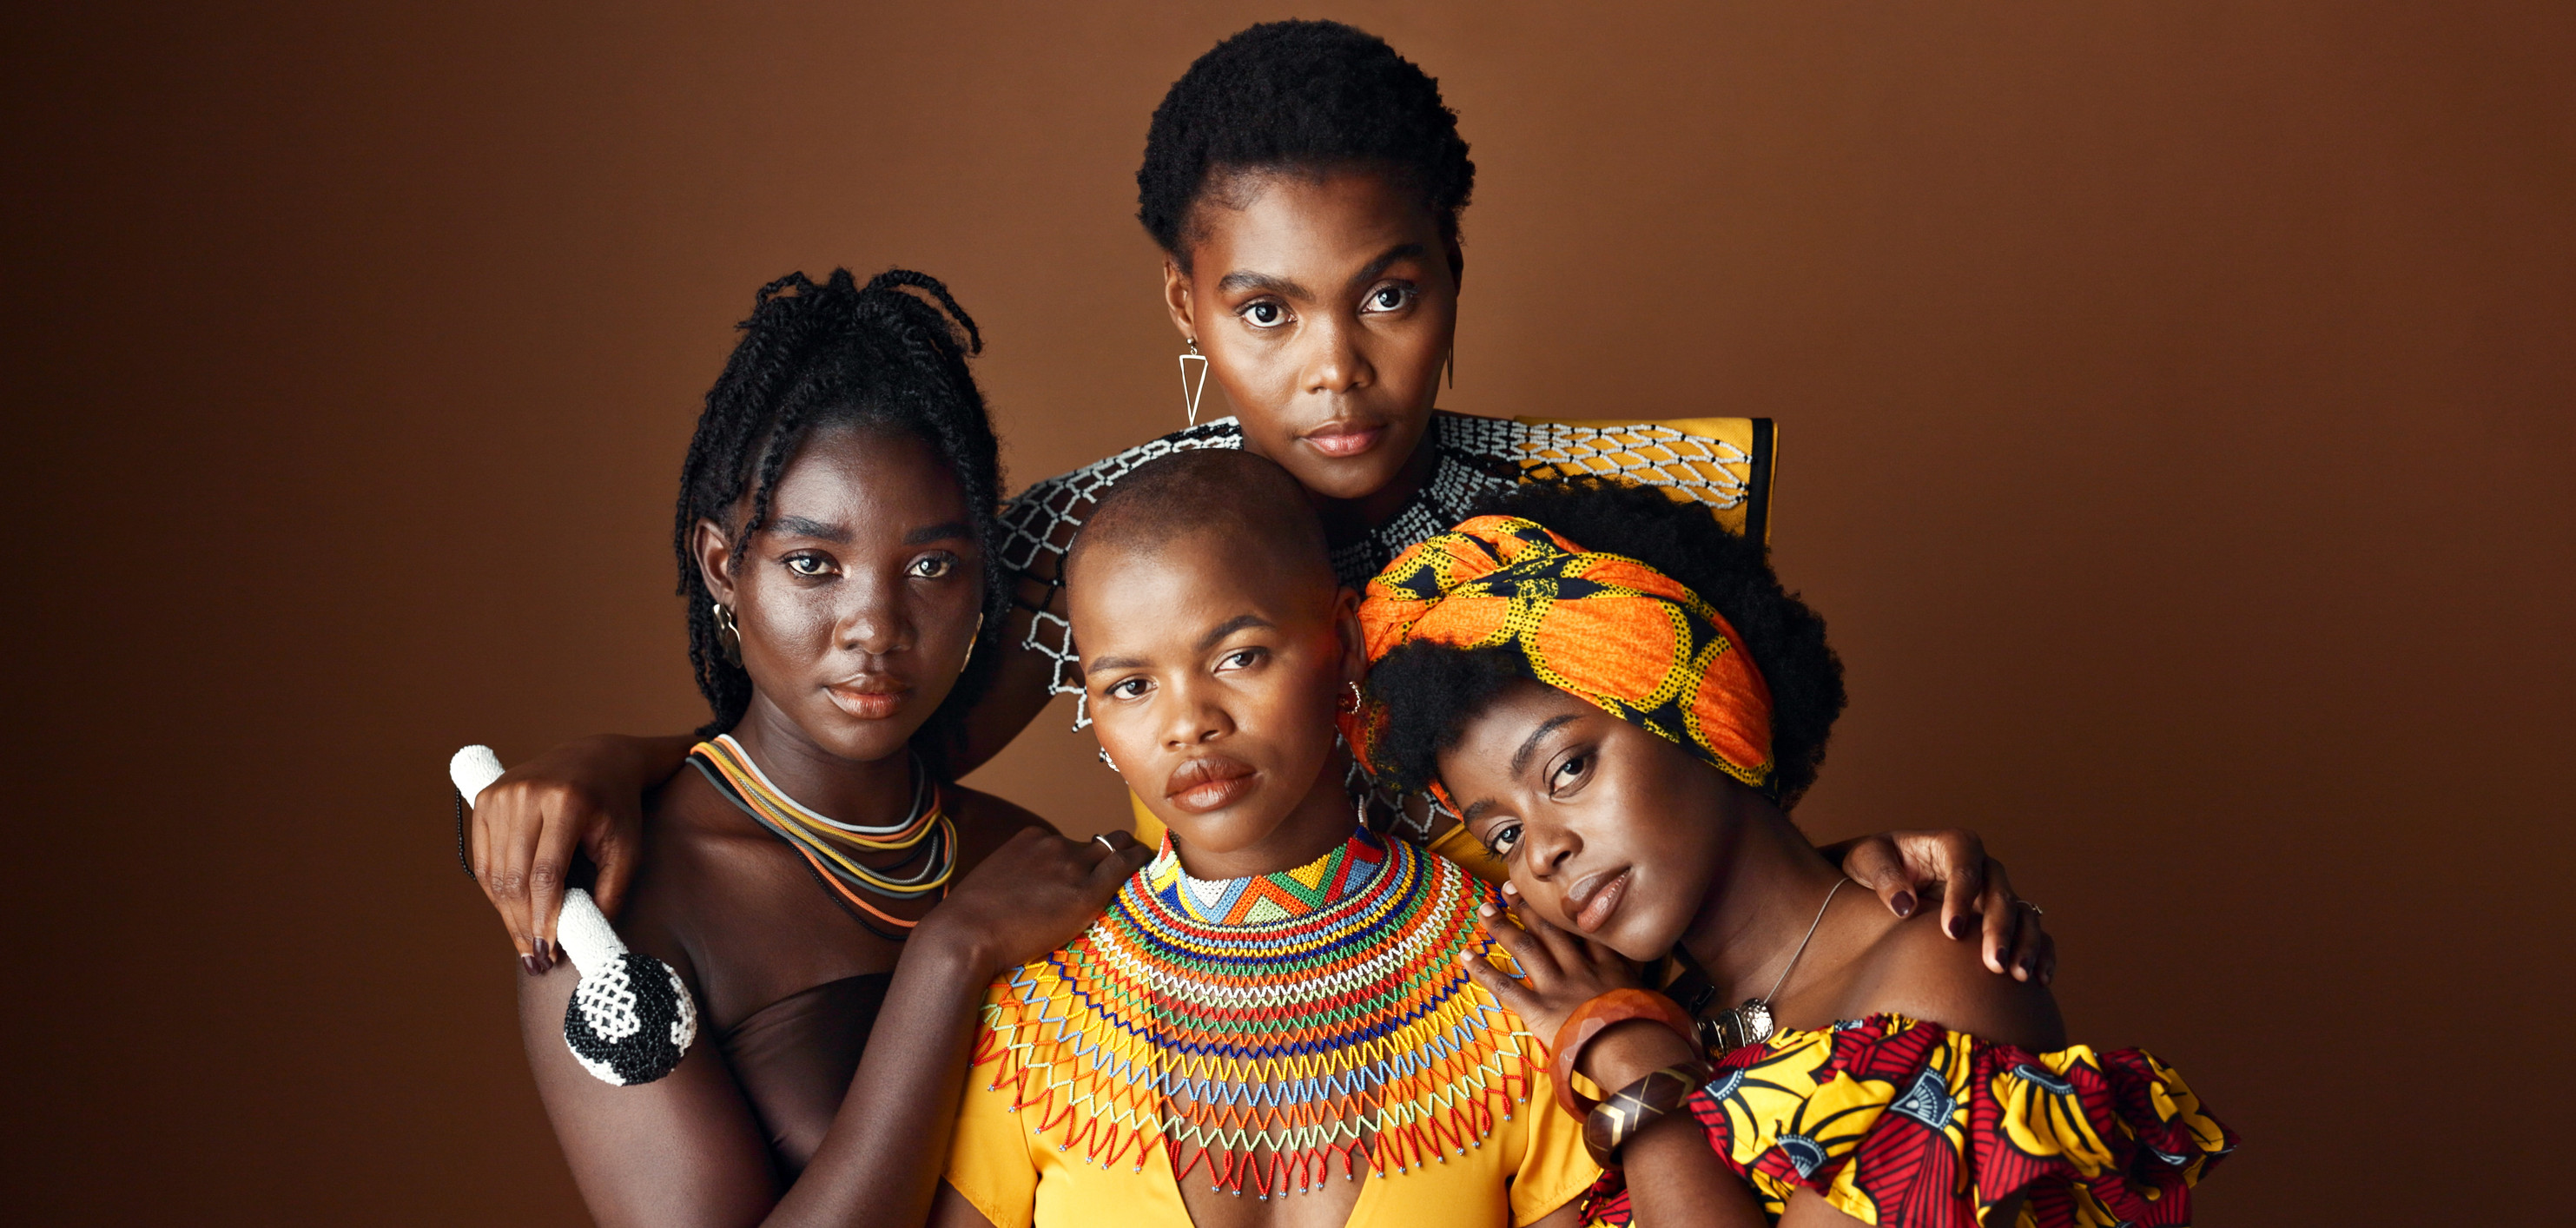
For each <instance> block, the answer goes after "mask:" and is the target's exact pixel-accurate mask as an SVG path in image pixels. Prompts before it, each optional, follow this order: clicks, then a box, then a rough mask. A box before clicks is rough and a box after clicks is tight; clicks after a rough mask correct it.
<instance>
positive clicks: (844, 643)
mask: <svg viewBox="0 0 2576 1228" xmlns="http://www.w3.org/2000/svg"><path fill="white" fill-rule="evenodd" d="M842 591H843V592H844V593H846V594H847V595H848V599H849V603H848V605H846V606H845V607H844V608H843V609H842V610H841V616H840V619H839V620H838V622H837V624H836V625H835V626H834V628H833V639H834V642H836V643H837V644H839V645H840V647H841V649H842V650H843V651H845V652H856V653H861V654H864V655H867V656H872V657H881V656H885V655H886V654H888V653H893V652H900V651H902V650H903V649H905V648H908V647H910V646H911V645H912V633H913V627H912V618H911V614H910V611H908V610H906V609H905V608H904V603H903V586H902V585H900V584H888V583H883V582H870V581H866V580H861V579H859V578H857V577H852V578H851V582H849V583H847V584H845V585H844V586H843V589H842Z"/></svg>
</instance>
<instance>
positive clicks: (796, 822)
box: [689, 734, 957, 940]
mask: <svg viewBox="0 0 2576 1228" xmlns="http://www.w3.org/2000/svg"><path fill="white" fill-rule="evenodd" d="M689 763H690V765H691V766H693V767H695V768H697V769H698V772H699V774H701V775H703V776H705V777H706V778H707V783H709V784H712V785H714V786H715V787H716V792H718V793H721V794H723V795H724V798H725V800H726V801H729V802H732V803H733V804H734V806H735V807H736V808H738V809H740V810H741V811H742V812H743V813H744V814H747V815H750V816H751V818H752V821H753V822H756V823H758V824H760V825H761V826H762V827H764V828H766V829H768V831H769V833H770V834H771V835H774V836H777V837H778V838H779V839H781V840H784V841H786V842H787V844H788V846H789V847H791V848H793V849H795V850H796V851H797V852H798V853H800V854H803V855H804V858H805V861H806V864H807V865H809V866H810V867H811V868H812V869H813V870H814V873H815V877H816V879H817V880H818V881H820V882H822V883H823V885H824V886H826V887H829V888H831V890H832V893H833V895H834V896H835V897H836V898H838V899H840V900H842V901H844V902H845V903H846V905H851V906H856V907H857V908H858V909H860V910H861V911H863V912H864V913H865V914H866V917H862V918H861V921H862V923H865V922H866V919H867V917H873V918H875V919H876V920H878V921H881V922H884V923H885V924H887V925H890V926H893V927H894V928H895V930H896V932H895V933H893V934H884V931H882V930H878V931H877V932H878V933H880V934H884V936H886V937H890V938H895V939H898V940H900V939H901V938H902V937H904V935H905V933H906V932H908V931H910V930H911V929H912V927H914V926H916V925H919V924H920V922H919V921H917V920H912V919H909V918H905V917H898V916H893V915H891V914H889V913H886V912H884V911H881V910H879V909H878V908H877V907H876V906H875V905H872V904H870V903H868V901H867V899H866V895H875V896H879V897H883V898H886V899H894V900H911V899H919V898H920V897H922V896H926V895H929V894H931V893H933V892H936V893H938V894H939V895H941V896H942V897H945V896H946V895H947V893H948V881H949V879H950V877H952V876H953V875H954V874H955V873H956V870H957V824H956V823H955V822H954V821H953V820H951V819H950V818H949V817H948V814H947V812H946V809H945V808H944V807H942V806H941V805H940V796H939V792H940V791H939V786H938V784H937V783H936V782H934V781H932V780H931V778H930V772H929V770H928V768H927V767H926V766H925V765H924V764H923V763H922V762H921V760H920V758H919V757H918V756H916V757H914V759H913V760H912V806H911V808H910V810H908V811H907V812H906V813H905V815H904V817H903V819H902V820H901V821H899V822H895V823H890V824H885V825H883V826H868V825H865V824H858V823H844V822H841V821H840V820H838V819H834V818H832V817H830V816H828V815H824V814H821V813H819V812H817V811H815V810H813V809H811V808H810V807H808V806H806V805H805V804H804V803H802V802H799V801H797V800H796V799H795V798H793V797H790V796H788V795H787V792H786V791H785V790H783V789H780V788H779V787H778V786H777V785H776V784H775V783H773V782H771V780H770V779H769V775H768V774H767V773H765V772H763V771H761V770H760V765H759V764H757V763H754V762H752V759H751V755H750V754H749V753H748V752H746V751H744V750H743V748H742V743H740V742H737V741H735V740H734V739H733V735H732V734H718V735H717V736H716V737H715V739H714V740H712V741H707V742H700V743H698V744H697V745H696V746H695V747H692V748H690V750H689ZM863 853H902V854H905V856H904V857H903V858H902V859H900V860H898V861H896V862H895V863H894V865H893V866H891V867H885V868H883V869H881V868H879V867H876V866H871V865H868V864H867V863H866V862H863V861H861V860H859V856H860V855H861V854H863ZM916 861H918V862H920V863H921V866H920V868H919V869H917V870H915V871H913V872H912V873H911V874H909V875H905V876H902V877H895V876H893V875H889V874H887V873H886V872H885V870H886V869H899V868H901V867H904V866H908V865H912V864H913V863H914V862H916ZM862 893H865V895H863V894H862ZM868 928H870V929H871V930H875V929H876V927H875V926H874V925H869V927H868Z"/></svg>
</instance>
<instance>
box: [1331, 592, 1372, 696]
mask: <svg viewBox="0 0 2576 1228" xmlns="http://www.w3.org/2000/svg"><path fill="white" fill-rule="evenodd" d="M1333 631H1334V633H1335V634H1336V635H1338V636H1340V637H1341V641H1342V681H1344V682H1352V683H1356V682H1362V681H1365V680H1366V679H1367V678H1368V637H1367V636H1365V635H1363V634H1361V633H1360V595H1359V594H1358V593H1357V592H1354V591H1352V590H1350V589H1347V588H1345V589H1340V590H1337V591H1335V592H1334V594H1333Z"/></svg>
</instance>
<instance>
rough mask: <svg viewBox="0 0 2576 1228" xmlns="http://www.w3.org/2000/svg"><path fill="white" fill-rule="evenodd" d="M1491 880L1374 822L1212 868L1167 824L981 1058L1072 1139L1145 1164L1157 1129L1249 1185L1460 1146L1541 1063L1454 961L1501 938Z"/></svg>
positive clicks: (1042, 971) (1404, 1166)
mask: <svg viewBox="0 0 2576 1228" xmlns="http://www.w3.org/2000/svg"><path fill="white" fill-rule="evenodd" d="M1489 895H1490V892H1489V890H1488V889H1487V888H1485V887H1484V886H1483V884H1481V883H1478V882H1477V881H1476V880H1475V879H1473V878H1471V877H1470V876H1468V875H1467V874H1466V873H1465V872H1464V871H1462V870H1460V869H1459V868H1458V867H1457V866H1456V865H1454V864H1452V863H1451V862H1449V861H1448V860H1447V859H1445V858H1441V857H1435V856H1431V855H1429V854H1426V853H1423V852H1422V851H1420V850H1419V849H1416V848H1414V847H1413V846H1411V845H1409V844H1406V843H1404V842H1402V841H1390V840H1386V839H1383V838H1381V837H1379V836H1376V835H1373V834H1371V833H1369V832H1368V831H1365V830H1360V831H1356V832H1355V833H1354V834H1353V835H1352V837H1351V838H1350V840H1349V841H1348V842H1347V843H1345V844H1344V845H1343V846H1342V847H1340V848H1338V849H1335V850H1334V851H1333V852H1331V853H1329V854H1326V855H1325V856H1324V857H1322V858H1319V859H1317V860H1316V861H1314V862H1311V863H1309V864H1307V865H1303V866H1300V867H1298V868H1296V869H1294V870H1287V871H1283V872H1281V873H1276V874H1265V875H1262V876H1260V877H1257V878H1247V879H1236V880H1230V881H1225V882H1215V883H1210V882H1202V881H1200V880H1196V879H1192V878H1190V877H1189V876H1188V875H1186V874H1184V873H1182V872H1181V866H1180V859H1179V857H1178V856H1176V855H1175V854H1174V853H1173V851H1172V845H1171V843H1170V841H1169V840H1168V839H1167V840H1166V841H1165V842H1164V845H1163V850H1162V854H1161V855H1160V856H1158V857H1156V858H1155V859H1154V861H1153V862H1152V863H1150V864H1148V865H1147V866H1146V867H1145V868H1144V869H1143V870H1141V871H1139V872H1138V873H1137V874H1136V876H1135V877H1134V878H1131V879H1129V880H1128V881H1127V885H1126V887H1124V888H1123V889H1121V890H1120V892H1119V894H1118V898H1117V899H1116V900H1115V901H1114V902H1112V903H1111V905H1110V907H1109V909H1108V910H1107V911H1106V912H1104V913H1103V914H1102V915H1101V917H1100V919H1099V920H1098V921H1096V922H1094V923H1093V924H1092V926H1091V928H1090V929H1089V930H1088V931H1086V932H1085V933H1084V934H1083V935H1082V936H1081V937H1079V938H1076V939H1075V940H1074V941H1073V942H1072V943H1071V944H1069V945H1067V946H1066V947H1064V948H1063V949H1062V950H1060V951H1057V952H1056V953H1055V954H1053V955H1051V956H1049V957H1047V958H1046V959H1043V960H1040V961H1038V962H1036V963H1032V964H1028V965H1025V966H1023V967H1021V968H1019V969H1018V970H1016V971H1015V972H1013V973H1012V974H1011V976H1010V978H1009V979H1008V981H1007V983H1005V984H1001V985H997V986H995V988H994V993H993V1002H992V1004H991V1005H989V1006H987V1007H986V1008H985V1014H984V1018H985V1024H986V1026H985V1029H984V1031H983V1033H982V1034H981V1037H980V1039H979V1041H978V1048H977V1053H976V1062H977V1064H978V1065H983V1064H993V1065H994V1066H995V1070H994V1075H993V1086H995V1087H997V1088H999V1087H1003V1086H1006V1085H1007V1086H1009V1087H1010V1088H1012V1090H1013V1100H1012V1102H1013V1105H1014V1106H1015V1111H1026V1112H1030V1113H1034V1114H1035V1116H1034V1117H1032V1118H1030V1119H1029V1121H1030V1124H1031V1125H1032V1126H1034V1127H1035V1128H1036V1129H1037V1131H1038V1132H1039V1133H1041V1134H1051V1135H1055V1136H1056V1142H1057V1144H1058V1145H1059V1146H1060V1147H1061V1148H1063V1149H1065V1150H1067V1151H1075V1150H1079V1151H1080V1152H1081V1153H1082V1155H1083V1156H1084V1157H1085V1158H1086V1159H1089V1160H1092V1161H1095V1162H1097V1163H1099V1164H1101V1165H1102V1166H1104V1167H1106V1166H1111V1165H1116V1164H1120V1163H1128V1164H1132V1165H1134V1166H1135V1168H1136V1169H1137V1170H1138V1171H1142V1170H1143V1168H1144V1165H1145V1158H1146V1156H1147V1154H1148V1152H1147V1150H1146V1149H1147V1148H1149V1147H1153V1146H1156V1145H1158V1144H1159V1145H1161V1146H1163V1147H1164V1148H1165V1149H1166V1151H1167V1154H1168V1156H1169V1158H1170V1160H1171V1166H1172V1172H1173V1175H1174V1176H1175V1177H1176V1178H1178V1179H1181V1180H1188V1179H1190V1174H1191V1173H1192V1171H1194V1170H1195V1169H1196V1168H1197V1167H1198V1166H1199V1165H1200V1164H1201V1163H1202V1162H1204V1163H1205V1164H1206V1166H1207V1169H1208V1172H1207V1177H1206V1179H1207V1181H1208V1182H1209V1184H1210V1185H1211V1186H1212V1187H1213V1188H1216V1189H1223V1190H1230V1191H1233V1192H1234V1193H1237V1194H1240V1193H1243V1192H1245V1191H1246V1190H1247V1189H1249V1190H1250V1191H1251V1192H1253V1193H1256V1194H1258V1195H1260V1196H1261V1197H1264V1198H1267V1197H1269V1196H1270V1195H1272V1194H1274V1193H1276V1194H1283V1195H1284V1194H1286V1193H1288V1192H1289V1191H1290V1190H1291V1189H1295V1190H1300V1191H1303V1190H1309V1189H1312V1188H1314V1187H1315V1186H1316V1185H1318V1184H1319V1183H1321V1182H1322V1181H1323V1180H1324V1179H1325V1178H1327V1177H1329V1176H1332V1175H1334V1173H1335V1171H1336V1170H1338V1171H1339V1172H1340V1173H1341V1174H1343V1175H1345V1176H1349V1177H1357V1176H1358V1175H1359V1172H1360V1170H1361V1169H1363V1168H1365V1169H1366V1170H1367V1171H1369V1172H1370V1173H1371V1174H1373V1175H1377V1176H1384V1175H1387V1174H1388V1173H1389V1172H1399V1173H1400V1172H1404V1171H1407V1170H1409V1169H1411V1168H1414V1167H1418V1166H1420V1165H1422V1164H1424V1163H1427V1162H1429V1161H1431V1160H1432V1159H1433V1158H1435V1157H1438V1158H1442V1159H1446V1158H1447V1157H1448V1156H1449V1155H1450V1154H1452V1153H1456V1154H1464V1153H1465V1150H1466V1149H1467V1148H1468V1147H1473V1146H1481V1145H1482V1144H1483V1141H1484V1139H1485V1137H1486V1136H1487V1135H1489V1134H1491V1133H1492V1132H1493V1131H1494V1129H1495V1127H1496V1124H1497V1121H1498V1120H1507V1119H1509V1118H1510V1116H1511V1114H1512V1112H1513V1111H1514V1108H1515V1106H1517V1105H1521V1104H1525V1103H1526V1102H1527V1101H1528V1099H1529V1095H1530V1092H1531V1090H1532V1087H1533V1080H1534V1079H1535V1077H1536V1071H1537V1069H1538V1065H1537V1064H1536V1063H1535V1062H1534V1061H1533V1059H1532V1053H1533V1051H1534V1049H1535V1046H1534V1045H1532V1044H1531V1043H1529V1041H1528V1033H1526V1032H1523V1031H1521V1030H1519V1020H1518V1019H1517V1017H1515V1016H1513V1015H1512V1014H1511V1013H1510V1012H1508V1011H1506V1010H1504V1009H1503V1008H1502V1007H1501V1006H1499V1005H1497V1004H1496V1003H1495V1002H1494V1000H1493V998H1492V997H1491V996H1490V995H1488V994H1486V993H1485V991H1484V990H1482V989H1479V988H1477V987H1476V986H1475V984H1474V983H1473V982H1471V981H1470V980H1468V979H1467V977H1466V974H1465V973H1464V972H1463V971H1461V970H1460V968H1459V966H1458V961H1457V953H1458V952H1459V951H1461V950H1468V951H1476V952H1479V953H1482V952H1485V951H1487V950H1488V949H1489V946H1490V944H1489V943H1488V942H1487V941H1486V940H1485V939H1484V937H1483V936H1482V935H1481V934H1480V933H1479V932H1478V931H1477V928H1476V917H1475V910H1476V907H1477V905H1478V904H1480V903H1482V902H1483V901H1484V900H1485V899H1487V898H1488V897H1489ZM1336 1158H1338V1160H1339V1163H1338V1164H1336V1163H1335V1162H1334V1161H1335V1160H1336Z"/></svg>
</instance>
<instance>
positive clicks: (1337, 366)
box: [1304, 318, 1377, 394]
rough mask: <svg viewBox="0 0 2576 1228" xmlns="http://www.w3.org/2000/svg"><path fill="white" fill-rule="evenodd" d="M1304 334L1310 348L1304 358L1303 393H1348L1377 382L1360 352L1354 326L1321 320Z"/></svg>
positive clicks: (1338, 321)
mask: <svg viewBox="0 0 2576 1228" xmlns="http://www.w3.org/2000/svg"><path fill="white" fill-rule="evenodd" d="M1306 335H1307V338H1308V340H1309V342H1310V345H1311V347H1312V348H1311V349H1310V350H1309V351H1308V353H1307V359H1306V377H1305V381H1304V383H1305V388H1306V391H1308V392H1314V393H1326V394H1331V393H1338V392H1351V391H1354V390H1357V389H1360V388H1365V387H1368V386H1369V384H1371V383H1373V382H1375V380H1376V379H1377V368H1375V367H1374V366H1372V365H1370V363H1369V360H1368V355H1366V354H1364V353H1362V352H1361V351H1360V347H1359V341H1360V330H1359V328H1358V327H1357V326H1355V325H1353V324H1351V323H1348V322H1345V321H1341V320H1335V319H1331V318H1325V319H1323V320H1321V321H1320V322H1318V323H1317V324H1315V325H1314V326H1312V327H1311V328H1309V329H1308V330H1307V334H1306Z"/></svg>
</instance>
